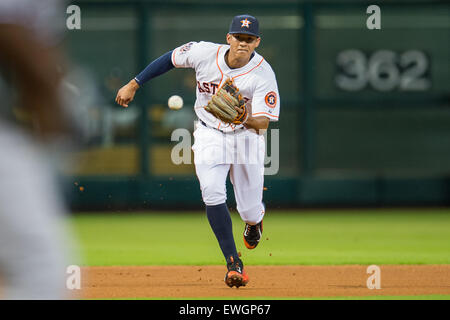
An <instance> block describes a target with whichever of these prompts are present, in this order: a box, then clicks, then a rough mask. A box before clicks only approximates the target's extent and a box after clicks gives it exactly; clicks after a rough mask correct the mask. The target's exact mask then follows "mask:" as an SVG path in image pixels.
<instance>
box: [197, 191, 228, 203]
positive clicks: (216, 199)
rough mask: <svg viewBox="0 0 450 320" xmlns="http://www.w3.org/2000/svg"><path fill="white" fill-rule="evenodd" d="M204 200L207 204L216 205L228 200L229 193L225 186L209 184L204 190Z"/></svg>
mask: <svg viewBox="0 0 450 320" xmlns="http://www.w3.org/2000/svg"><path fill="white" fill-rule="evenodd" d="M202 197H203V202H204V203H205V204H206V205H207V206H215V205H218V204H221V203H224V202H225V201H226V200H227V195H226V192H225V190H223V188H218V187H217V186H207V187H204V188H203V190H202Z"/></svg>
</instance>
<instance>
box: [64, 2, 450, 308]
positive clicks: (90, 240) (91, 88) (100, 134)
mask: <svg viewBox="0 0 450 320" xmlns="http://www.w3.org/2000/svg"><path fill="white" fill-rule="evenodd" d="M73 3H74V4H77V5H79V6H80V8H81V30H70V31H68V32H67V37H66V39H65V47H66V50H67V52H68V54H69V58H70V61H72V63H73V69H72V71H71V74H70V75H69V80H70V79H71V78H73V79H74V80H75V81H74V82H76V83H78V84H79V86H78V89H79V91H80V101H79V108H80V110H85V112H82V114H81V115H82V117H84V119H85V121H83V123H84V124H85V125H86V126H87V127H88V128H89V130H90V133H91V137H92V138H91V139H90V140H89V141H88V142H87V144H85V145H84V146H82V147H81V148H80V149H79V150H77V151H76V152H73V153H72V154H71V156H73V157H71V160H72V162H71V165H69V166H67V167H66V169H65V170H64V172H63V178H64V179H65V182H67V183H66V186H67V188H66V191H67V196H68V199H69V203H70V206H71V208H72V212H74V213H76V214H74V215H72V216H71V217H70V222H71V223H72V227H73V229H74V231H75V235H76V237H77V240H78V243H79V246H80V256H81V257H82V263H81V265H82V266H83V268H84V269H83V279H84V280H83V281H85V282H84V283H83V285H82V287H83V290H82V291H83V294H82V295H83V297H85V298H94V299H95V298H107V299H110V298H119V299H120V298H131V299H136V298H137V299H141V298H143V299H148V298H156V299H161V298H164V299H166V298H170V299H172V298H176V299H177V298H186V297H188V298H196V299H197V298H200V299H202V298H207V299H214V298H218V297H228V298H231V299H239V298H243V299H248V298H249V297H253V298H254V297H264V298H272V299H273V298H276V299H279V298H286V297H287V298H293V299H299V298H302V297H303V298H307V299H310V298H315V297H322V298H323V297H332V299H336V298H344V299H347V298H349V297H350V298H352V297H353V298H354V297H356V296H358V297H363V296H364V298H367V297H365V296H375V297H371V298H375V299H386V298H389V296H391V298H394V299H399V298H406V299H411V298H414V299H436V298H439V299H449V298H450V291H449V290H448V288H450V277H449V274H450V273H449V266H450V256H449V255H448V252H449V251H450V214H449V213H450V210H449V208H448V205H449V204H450V175H449V174H450V148H449V145H450V108H449V106H450V103H449V100H450V99H449V97H450V91H449V90H450V88H449V86H448V83H449V80H450V75H449V69H450V68H449V67H450V66H449V59H448V57H449V53H450V48H449V42H448V39H449V38H450V37H449V36H450V20H449V16H450V15H449V10H450V6H449V4H447V3H444V2H440V1H378V2H377V4H378V5H379V6H380V7H381V27H382V29H381V30H368V29H367V27H366V19H367V17H368V16H369V15H368V14H367V13H366V9H367V6H368V5H369V4H372V3H368V2H366V1H338V0H336V1H309V2H306V1H264V0H263V1H255V0H248V1H246V2H245V3H243V2H242V1H234V0H230V1H222V0H220V1H203V0H202V1H197V0H186V1H113V0H108V1H106V0H104V1H101V0H89V1H88V0H80V1H74V2H73ZM243 12H246V13H249V14H253V15H255V16H257V17H258V19H259V20H260V23H261V33H262V40H263V41H262V43H261V46H260V48H258V52H259V53H261V54H262V55H263V56H264V57H265V58H266V59H267V60H268V62H269V63H270V64H271V66H272V67H273V69H274V70H275V72H276V75H277V80H278V84H279V90H280V95H281V115H280V121H279V122H277V123H272V125H271V127H272V128H276V129H279V139H280V144H279V151H280V163H279V171H278V174H276V175H267V176H266V177H265V187H266V189H267V190H265V191H264V200H265V202H266V204H267V208H268V210H267V212H266V215H265V218H264V223H265V224H264V235H263V240H262V243H261V244H260V246H258V249H257V250H247V249H246V248H245V247H244V245H243V243H242V228H243V222H242V220H241V219H240V217H239V214H238V213H237V212H236V209H235V203H234V195H233V191H232V188H231V185H230V184H229V185H228V189H227V190H228V202H227V203H228V205H229V208H230V213H231V219H232V221H233V232H234V236H235V239H236V246H237V250H238V251H239V252H241V254H242V258H243V261H244V263H245V265H246V268H247V270H248V273H249V275H250V276H251V279H252V280H251V283H250V284H249V286H248V289H250V290H246V289H247V288H244V290H239V291H238V290H229V288H226V286H224V285H223V272H224V270H225V266H224V259H223V256H222V254H221V252H220V250H219V247H218V244H217V241H216V239H215V237H214V234H213V232H211V229H210V226H209V224H208V220H207V218H206V215H205V213H204V208H203V204H202V201H201V194H200V188H199V184H198V181H197V178H196V177H195V172H194V168H193V166H192V165H175V164H173V163H172V161H171V157H170V156H171V151H172V148H173V147H174V146H175V145H176V144H177V143H178V142H177V141H171V134H172V132H173V130H175V129H177V128H186V129H188V130H190V131H191V132H192V129H193V122H194V120H195V116H194V112H193V111H192V108H190V107H191V106H192V105H193V103H194V99H195V76H194V72H193V71H192V70H172V71H170V72H168V73H167V74H165V75H163V76H161V77H159V78H158V79H155V80H153V81H151V82H149V83H148V84H146V85H145V86H144V88H142V89H140V90H139V91H138V93H137V95H136V100H135V102H134V103H132V104H131V105H130V107H129V108H127V109H124V108H121V107H119V106H118V105H116V104H115V103H114V98H115V97H116V93H117V90H118V89H119V88H120V87H121V86H122V85H124V84H125V83H127V82H128V81H129V80H130V79H132V78H133V77H134V76H135V75H136V74H137V73H138V72H139V71H140V70H142V69H143V68H144V67H145V66H146V65H147V64H148V63H149V62H151V61H152V60H153V59H155V58H157V57H159V56H160V55H161V54H163V53H165V52H167V51H169V50H171V49H173V48H175V47H177V46H179V45H181V44H183V43H186V42H188V41H200V40H204V41H213V42H224V41H225V34H226V32H227V29H228V26H229V23H230V19H231V17H232V16H234V15H236V14H240V13H243ZM173 94H178V95H180V96H182V97H183V98H184V101H185V106H184V108H183V109H181V110H179V111H171V110H169V109H168V107H167V99H168V98H169V97H170V96H171V95H173ZM268 137H269V138H270V134H269V135H268ZM269 140H270V139H269ZM271 142H272V141H269V143H268V146H269V151H268V155H269V156H272V155H273V154H272V148H271ZM269 166H270V164H269ZM336 207H340V208H339V209H336ZM394 207H399V208H394ZM432 207H433V208H432ZM100 211H101V212H100ZM371 264H376V265H378V266H380V267H381V269H382V272H383V276H382V279H383V280H382V288H383V290H368V289H367V287H366V280H367V274H366V270H365V269H366V267H367V266H368V265H371ZM352 268H353V269H352ZM171 270H176V271H173V272H172V271H171ZM182 270H184V271H182ZM314 270H316V271H314ZM352 270H353V271H352ZM395 270H397V272H396V271H395ZM398 271H399V272H398ZM164 272H168V274H164ZM269 272H271V273H275V274H277V275H280V277H281V276H282V277H284V278H282V279H281V278H279V279H278V280H279V281H276V282H274V281H272V277H267V274H268V273H269ZM311 272H312V273H311ZM315 272H316V273H315ZM200 274H201V277H200ZM197 275H198V278H197ZM330 275H331V276H330ZM205 279H207V280H205ZM412 295H414V297H413V296H412Z"/></svg>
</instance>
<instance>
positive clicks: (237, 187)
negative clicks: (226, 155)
mask: <svg viewBox="0 0 450 320" xmlns="http://www.w3.org/2000/svg"><path fill="white" fill-rule="evenodd" d="M238 139H240V140H241V141H238V142H237V146H238V148H240V149H241V150H240V153H239V154H240V155H241V156H242V155H245V154H246V156H245V157H244V158H241V159H240V161H239V162H238V163H237V164H233V165H232V166H231V169H230V179H231V182H232V183H233V188H234V195H235V199H236V204H237V210H238V212H239V215H240V216H241V218H242V220H243V221H244V222H245V223H246V225H245V230H244V243H245V245H246V247H247V248H249V249H254V248H255V247H256V246H257V245H258V243H259V241H260V239H261V235H262V229H263V227H262V219H263V217H264V214H265V206H264V203H263V201H262V200H263V188H264V157H263V155H264V140H263V138H262V137H261V136H256V135H252V134H249V135H247V137H245V136H241V137H239V138H238Z"/></svg>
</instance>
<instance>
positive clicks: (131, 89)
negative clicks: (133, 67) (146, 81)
mask: <svg viewBox="0 0 450 320" xmlns="http://www.w3.org/2000/svg"><path fill="white" fill-rule="evenodd" d="M137 89H139V85H138V83H137V82H136V81H135V80H134V79H133V80H131V81H130V82H128V83H127V84H126V85H124V86H123V87H122V88H120V89H119V91H118V92H117V96H116V102H117V104H119V105H121V106H122V107H125V108H128V105H129V104H130V102H131V101H133V99H134V95H135V94H136V91H137Z"/></svg>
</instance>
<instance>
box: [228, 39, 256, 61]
mask: <svg viewBox="0 0 450 320" xmlns="http://www.w3.org/2000/svg"><path fill="white" fill-rule="evenodd" d="M260 41H261V38H259V37H255V36H251V35H248V34H242V33H236V34H229V33H228V34H227V42H228V44H229V45H230V51H231V52H232V53H233V55H234V56H236V57H241V58H246V59H250V55H251V54H252V53H253V51H254V50H255V49H256V48H257V47H258V46H259V42H260Z"/></svg>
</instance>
